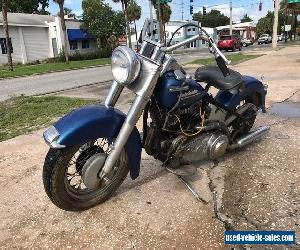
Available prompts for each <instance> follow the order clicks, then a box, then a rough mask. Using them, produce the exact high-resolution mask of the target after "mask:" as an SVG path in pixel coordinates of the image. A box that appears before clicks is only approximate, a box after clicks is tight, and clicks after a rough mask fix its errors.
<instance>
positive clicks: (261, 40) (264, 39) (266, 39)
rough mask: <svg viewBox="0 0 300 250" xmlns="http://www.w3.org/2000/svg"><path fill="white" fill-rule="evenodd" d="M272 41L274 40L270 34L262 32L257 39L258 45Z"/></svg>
mask: <svg viewBox="0 0 300 250" xmlns="http://www.w3.org/2000/svg"><path fill="white" fill-rule="evenodd" d="M271 42H272V37H271V36H270V35H269V34H262V35H261V36H260V37H259V38H258V41H257V43H258V45H259V44H263V43H271Z"/></svg>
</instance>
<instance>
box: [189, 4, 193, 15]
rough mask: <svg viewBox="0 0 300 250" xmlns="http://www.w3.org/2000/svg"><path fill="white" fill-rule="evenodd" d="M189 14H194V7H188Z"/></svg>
mask: <svg viewBox="0 0 300 250" xmlns="http://www.w3.org/2000/svg"><path fill="white" fill-rule="evenodd" d="M190 14H191V15H193V14H194V7H193V6H192V5H191V6H190Z"/></svg>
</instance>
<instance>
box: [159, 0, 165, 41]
mask: <svg viewBox="0 0 300 250" xmlns="http://www.w3.org/2000/svg"><path fill="white" fill-rule="evenodd" d="M157 12H158V22H159V40H160V43H164V29H163V23H162V15H161V8H160V0H157Z"/></svg>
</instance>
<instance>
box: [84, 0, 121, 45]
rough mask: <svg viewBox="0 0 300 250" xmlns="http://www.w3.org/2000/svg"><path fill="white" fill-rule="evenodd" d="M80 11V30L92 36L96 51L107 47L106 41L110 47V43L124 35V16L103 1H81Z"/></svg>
mask: <svg viewBox="0 0 300 250" xmlns="http://www.w3.org/2000/svg"><path fill="white" fill-rule="evenodd" d="M82 10H83V14H82V25H81V28H82V29H84V30H85V31H86V32H89V33H91V34H93V35H94V37H95V38H96V40H97V47H98V49H103V48H105V47H107V42H108V41H109V42H110V45H111V41H116V40H118V38H119V37H120V36H123V35H125V34H126V21H125V16H124V14H123V13H122V12H120V11H118V12H116V11H113V10H112V8H111V7H110V6H109V5H108V4H106V3H105V2H104V1H103V0H83V1H82ZM104 24H105V25H104ZM112 36H115V38H114V37H112Z"/></svg>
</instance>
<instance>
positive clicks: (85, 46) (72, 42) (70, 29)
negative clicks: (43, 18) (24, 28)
mask: <svg viewBox="0 0 300 250" xmlns="http://www.w3.org/2000/svg"><path fill="white" fill-rule="evenodd" d="M65 23H66V29H67V38H68V45H69V46H68V51H69V54H73V53H75V52H76V51H77V52H79V53H87V52H93V51H95V49H96V42H95V39H94V38H93V36H92V35H90V34H86V33H84V32H83V30H81V29H80V26H81V22H80V21H79V20H76V19H74V18H67V16H66V17H65ZM48 25H49V36H50V39H51V47H52V50H51V57H56V56H57V55H58V54H59V52H60V51H61V50H62V47H63V46H62V44H63V41H64V37H63V34H62V29H61V22H60V18H59V17H54V21H53V22H50V23H49V24H48Z"/></svg>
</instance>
